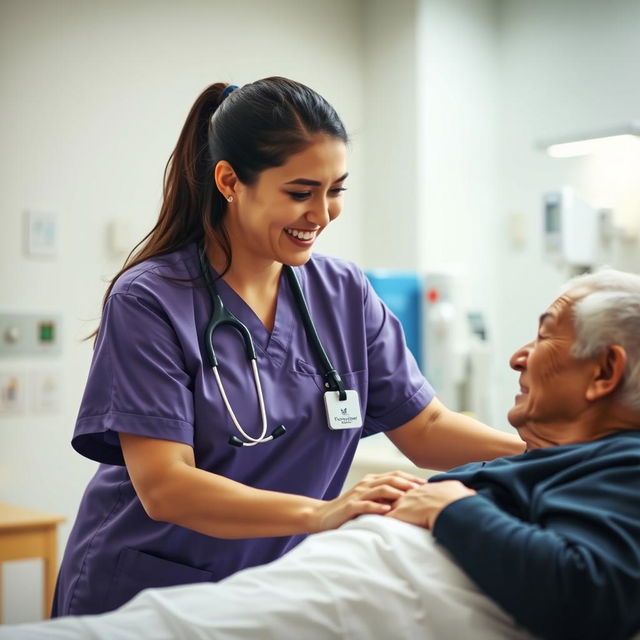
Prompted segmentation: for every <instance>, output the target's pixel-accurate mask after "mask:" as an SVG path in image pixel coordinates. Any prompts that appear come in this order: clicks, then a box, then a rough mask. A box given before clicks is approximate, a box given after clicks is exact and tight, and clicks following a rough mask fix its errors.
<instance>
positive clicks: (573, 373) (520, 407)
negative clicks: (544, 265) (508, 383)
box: [508, 289, 591, 448]
mask: <svg viewBox="0 0 640 640" xmlns="http://www.w3.org/2000/svg"><path fill="white" fill-rule="evenodd" d="M585 293H587V292H586V291H585V290H584V289H576V290H572V291H569V292H568V293H567V294H565V295H563V296H561V297H560V298H558V299H557V300H555V301H554V302H553V304H551V306H549V307H548V308H547V309H546V311H545V312H544V313H543V314H542V316H540V322H539V326H538V335H537V337H536V339H535V340H533V341H532V342H530V343H528V344H526V345H524V346H523V347H521V348H520V349H518V350H517V351H516V352H515V353H514V354H513V356H512V357H511V360H510V362H509V364H510V365H511V368H512V369H515V370H516V371H519V372H520V379H519V383H520V392H519V393H518V394H517V395H516V398H515V405H514V406H513V408H512V409H511V410H510V411H509V414H508V418H509V422H510V423H511V424H512V425H513V426H514V427H515V428H516V429H518V432H519V434H520V437H521V438H522V439H523V440H525V441H526V442H527V444H528V448H539V447H544V446H550V445H552V444H557V443H558V436H559V435H560V433H561V430H565V431H567V430H570V428H571V425H572V424H575V423H576V421H577V419H579V416H580V415H581V413H582V411H584V410H585V409H586V407H587V406H588V403H587V400H586V398H585V391H586V385H587V384H588V380H589V374H590V371H591V369H590V364H589V361H585V360H579V359H577V358H574V357H573V356H572V355H571V347H572V345H573V342H574V340H575V329H574V319H573V311H572V306H573V304H574V303H575V302H576V300H578V299H579V298H581V297H582V296H583V295H584V294H585ZM561 439H562V438H561Z"/></svg>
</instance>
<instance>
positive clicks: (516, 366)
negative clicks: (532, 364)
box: [509, 342, 533, 371]
mask: <svg viewBox="0 0 640 640" xmlns="http://www.w3.org/2000/svg"><path fill="white" fill-rule="evenodd" d="M532 348H533V342H527V344H525V345H522V346H521V347H520V348H519V349H517V350H516V351H515V353H514V354H513V355H512V356H511V358H509V366H510V367H511V368H512V369H513V370H514V371H524V370H525V369H526V368H527V360H528V359H529V354H530V353H531V349H532Z"/></svg>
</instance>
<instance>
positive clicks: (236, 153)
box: [94, 77, 348, 335]
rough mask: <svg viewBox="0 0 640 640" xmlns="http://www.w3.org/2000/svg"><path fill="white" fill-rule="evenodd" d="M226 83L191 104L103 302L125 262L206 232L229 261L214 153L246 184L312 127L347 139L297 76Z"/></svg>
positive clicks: (303, 143) (306, 138)
mask: <svg viewBox="0 0 640 640" xmlns="http://www.w3.org/2000/svg"><path fill="white" fill-rule="evenodd" d="M227 87H229V85H228V84H227V83H224V82H217V83H215V84H212V85H211V86H209V87H207V89H205V90H204V91H203V92H202V93H201V94H200V96H198V98H197V100H196V101H195V103H194V105H193V107H191V111H189V115H188V116H187V120H186V122H185V124H184V127H183V128H182V131H181V132H180V137H179V138H178V142H177V143H176V147H175V149H174V150H173V153H172V154H171V156H170V157H169V161H168V162H167V166H166V167H165V171H164V187H163V201H162V207H161V209H160V215H159V216H158V221H157V223H156V224H155V226H154V227H153V229H152V230H151V231H150V232H149V233H148V234H147V235H146V236H145V237H144V238H143V239H142V240H141V241H140V242H139V243H138V244H137V245H136V246H135V247H134V248H133V250H132V251H131V253H130V254H129V256H128V257H127V259H126V261H125V264H124V267H123V268H122V269H121V270H120V272H118V274H117V275H116V276H115V278H113V280H112V281H111V283H110V284H109V287H108V288H107V292H106V294H105V297H104V301H103V305H104V303H106V301H107V298H108V297H109V294H110V293H111V289H112V288H113V285H114V283H115V281H116V280H117V279H118V278H119V277H120V276H121V275H122V273H124V272H125V271H126V270H127V269H130V268H131V267H133V266H135V265H137V264H139V263H140V262H142V261H143V260H147V259H149V258H152V257H154V256H158V255H161V254H164V253H170V252H172V251H176V250H177V249H180V248H181V247H184V246H185V245H187V244H189V243H191V242H202V241H203V240H204V239H205V238H207V237H211V236H212V235H213V236H215V237H216V239H217V241H218V244H219V245H220V247H222V250H223V251H224V254H225V262H226V267H225V269H224V271H226V270H227V269H228V268H229V266H230V264H231V245H230V243H229V240H228V237H227V234H226V231H225V228H224V225H223V221H224V214H225V212H226V210H227V202H226V200H225V199H224V197H223V196H222V194H221V193H220V192H219V191H218V189H217V187H216V185H215V182H214V179H213V170H214V168H215V166H216V164H217V163H218V162H219V161H220V160H226V161H227V162H229V164H230V165H231V166H232V167H233V169H234V171H235V172H236V175H237V176H238V179H239V180H240V181H241V182H242V183H244V184H247V185H252V184H254V183H255V181H256V180H257V178H258V175H259V174H260V172H261V171H264V170H265V169H268V168H271V167H277V166H281V165H282V164H284V163H285V162H286V161H287V158H288V157H289V156H291V155H293V154H295V153H298V152H300V151H303V150H304V149H305V148H306V147H307V146H308V145H309V144H310V143H311V142H312V140H313V136H315V135H318V134H324V135H328V136H330V137H334V138H338V139H340V140H343V141H344V142H345V143H346V142H347V140H348V138H347V134H346V131H345V128H344V125H343V124H342V121H341V120H340V118H339V116H338V114H337V113H336V111H335V110H334V108H333V107H332V106H331V105H330V104H329V103H328V102H327V101H326V100H325V99H324V98H323V97H322V96H320V95H319V94H318V93H316V92H315V91H313V90H312V89H310V88H309V87H306V86H305V85H303V84H300V83H299V82H295V81H293V80H288V79H287V78H280V77H273V78H265V79H263V80H258V81H256V82H252V83H251V84H247V85H245V86H243V87H242V88H240V89H236V90H235V91H229V90H228V91H225V89H227ZM223 93H224V94H225V95H224V97H223V100H222V102H220V98H221V96H222V95H223ZM224 271H223V273H224ZM96 333H97V332H96ZM94 335H95V334H94Z"/></svg>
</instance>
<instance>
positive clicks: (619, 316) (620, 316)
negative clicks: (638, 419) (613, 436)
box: [562, 267, 640, 411]
mask: <svg viewBox="0 0 640 640" xmlns="http://www.w3.org/2000/svg"><path fill="white" fill-rule="evenodd" d="M577 287H586V288H588V289H591V290H592V292H591V293H588V294H587V295H586V296H584V297H583V298H581V299H580V300H578V302H576V303H575V305H574V307H573V309H574V313H575V329H576V341H575V343H574V345H573V350H572V353H573V355H574V356H576V357H578V358H589V357H593V356H596V355H598V354H599V353H602V352H603V351H604V350H605V349H606V348H607V347H608V346H610V345H613V344H619V345H620V346H621V347H623V348H624V350H625V351H626V353H627V364H626V368H625V371H624V376H623V380H622V387H621V388H620V392H619V393H620V402H621V403H622V404H623V405H624V406H626V407H628V408H629V409H633V410H636V411H640V275H636V274H633V273H625V272H624V271H616V270H615V269H610V268H608V267H605V268H603V269H601V270H599V271H596V272H595V273H588V274H585V275H581V276H576V277H575V278H572V279H571V280H569V281H568V282H567V283H566V284H565V285H564V287H563V288H562V292H563V293H566V292H567V291H569V290H570V289H575V288H577Z"/></svg>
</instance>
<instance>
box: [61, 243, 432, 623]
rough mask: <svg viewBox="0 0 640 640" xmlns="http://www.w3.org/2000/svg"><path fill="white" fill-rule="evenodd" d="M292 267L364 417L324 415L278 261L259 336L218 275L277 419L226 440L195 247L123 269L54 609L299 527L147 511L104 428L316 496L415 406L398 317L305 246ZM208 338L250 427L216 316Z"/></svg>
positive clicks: (247, 391)
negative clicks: (264, 439)
mask: <svg viewBox="0 0 640 640" xmlns="http://www.w3.org/2000/svg"><path fill="white" fill-rule="evenodd" d="M295 271H296V273H297V275H298V279H299V280H300V284H301V286H302V290H303V292H304V295H305V297H306V300H307V304H308V306H309V309H310V312H311V316H312V318H313V320H314V322H315V325H316V328H317V330H318V334H319V336H320V340H321V342H322V343H323V345H324V348H325V350H326V351H327V353H328V355H329V358H330V359H331V360H332V362H333V364H334V366H335V367H336V369H337V370H338V372H339V373H340V375H341V376H342V378H343V380H344V381H345V386H346V388H347V389H355V390H357V391H358V394H359V397H360V405H361V412H362V415H363V420H364V426H363V428H362V429H348V430H342V431H331V430H330V429H329V428H328V426H327V420H326V414H325V409H324V400H323V392H324V390H323V376H322V369H321V366H320V363H319V362H318V361H317V358H316V356H315V353H314V351H313V347H312V345H311V344H310V343H309V341H308V340H307V336H306V333H305V331H304V326H303V323H302V320H301V318H300V316H299V314H298V310H297V307H296V306H295V303H294V301H293V296H292V292H291V290H290V287H289V284H288V282H287V279H286V277H285V276H284V274H283V275H282V277H281V280H280V288H279V292H278V301H277V310H276V317H275V325H274V328H273V331H272V332H271V333H269V331H268V330H267V329H266V328H265V326H264V325H263V324H262V323H261V321H260V320H259V319H258V317H257V316H256V315H255V314H254V313H253V311H252V310H251V309H250V307H248V306H247V304H246V303H245V302H244V301H243V300H242V298H240V297H239V296H238V295H237V294H236V293H235V292H234V291H233V289H231V287H229V286H228V285H227V284H226V282H224V280H218V281H217V287H218V291H219V293H220V295H221V297H222V300H223V302H224V304H225V306H227V307H228V308H229V309H230V310H231V311H232V312H233V313H234V314H235V315H236V316H237V317H238V318H239V319H240V320H241V321H242V322H243V323H244V324H245V325H246V326H247V327H248V328H249V331H250V332H251V334H252V337H253V341H254V343H255V347H256V352H257V356H258V368H259V372H260V379H261V383H262V387H263V393H264V398H265V405H266V412H267V419H268V426H267V428H268V433H270V432H271V431H272V430H273V428H275V427H276V426H277V425H279V424H284V425H285V427H286V429H287V432H286V434H285V435H284V436H282V437H280V438H278V439H277V440H274V441H272V442H268V443H265V444H259V445H257V446H255V447H242V448H237V447H233V446H231V445H229V444H228V440H229V437H230V436H231V435H238V434H237V431H236V429H235V427H234V426H233V423H232V421H231V418H230V417H229V415H228V413H227V411H226V409H225V407H224V404H223V401H222V398H221V396H220V392H219V390H218V387H217V385H216V383H215V378H214V375H213V373H212V371H211V370H210V369H209V367H208V365H207V357H206V351H205V347H204V339H203V336H204V332H205V328H206V326H207V322H208V320H209V316H210V314H211V302H210V299H209V295H208V292H207V290H206V288H205V287H204V283H203V279H202V278H201V275H200V266H199V260H198V251H197V246H196V245H195V244H192V245H189V246H187V247H185V248H183V249H181V250H179V251H176V252H174V253H171V254H167V255H164V256H160V257H156V258H152V259H150V260H147V261H145V262H143V263H141V264H139V265H137V266H135V267H133V268H131V269H129V270H128V271H126V272H125V273H124V274H123V275H122V276H120V278H119V279H118V280H117V282H116V284H115V286H114V287H113V290H112V292H111V295H110V296H109V299H108V301H107V304H106V307H105V309H104V313H103V316H102V321H101V326H100V332H99V335H98V340H97V343H96V347H95V350H94V354H93V361H92V364H91V369H90V372H89V378H88V381H87V386H86V389H85V392H84V397H83V399H82V404H81V406H80V411H79V415H78V420H77V423H76V427H75V432H74V436H73V440H72V445H73V447H74V448H75V449H76V450H77V451H78V452H79V453H81V454H82V455H84V456H86V457H88V458H91V459H92V460H96V461H98V462H100V463H101V464H100V466H99V468H98V470H97V472H96V474H95V476H94V477H93V479H92V480H91V481H90V483H89V485H88V487H87V489H86V491H85V494H84V496H83V498H82V501H81V504H80V507H79V512H78V516H77V519H76V521H75V524H74V526H73V529H72V531H71V535H70V537H69V541H68V543H67V547H66V551H65V554H64V558H63V561H62V566H61V569H60V574H59V577H58V584H57V588H56V596H55V600H54V609H53V613H54V615H69V614H93V613H101V612H104V611H109V610H111V609H114V608H116V607H118V606H120V605H121V604H123V603H125V602H127V601H128V600H129V599H130V598H132V597H133V596H134V595H135V594H136V593H138V592H139V591H141V590H142V589H144V588H146V587H162V586H170V585H176V584H185V583H194V582H204V581H218V580H220V579H222V578H224V577H226V576H228V575H230V574H232V573H235V572H236V571H239V570H240V569H243V568H246V567H251V566H254V565H259V564H263V563H266V562H269V561H271V560H274V559H275V558H277V557H279V556H280V555H282V554H283V553H285V552H286V551H287V550H289V549H291V548H292V547H293V546H295V545H296V544H297V543H299V542H300V541H301V540H302V538H303V537H304V536H300V535H299V536H287V537H277V538H254V539H241V540H225V539H220V538H214V537H211V536H207V535H204V534H201V533H197V532H195V531H192V530H190V529H187V528H184V527H181V526H177V525H174V524H169V523H166V522H156V521H153V520H151V519H150V518H149V517H148V516H147V514H146V513H145V511H144V509H143V507H142V504H141V503H140V500H139V499H138V497H137V495H136V493H135V490H134V488H133V486H132V484H131V480H130V478H129V475H128V473H127V469H126V467H125V466H124V460H123V457H122V451H121V449H120V445H119V439H118V433H120V432H122V433H132V434H136V435H141V436H147V437H150V438H162V439H165V440H173V441H176V442H182V443H185V444H188V445H189V446H192V447H193V449H194V453H195V461H196V465H197V466H198V467H199V468H201V469H206V470H207V471H211V472H213V473H216V474H220V475H223V476H226V477H227V478H231V479H233V480H236V481H238V482H241V483H244V484H247V485H250V486H252V487H256V488H259V489H268V490H271V491H281V492H286V493H295V494H301V495H306V496H310V497H313V498H318V499H322V500H330V499H332V498H335V497H336V496H337V495H338V494H339V493H340V491H341V488H342V485H343V482H344V480H345V477H346V475H347V472H348V470H349V467H350V465H351V461H352V459H353V455H354V453H355V450H356V446H357V444H358V440H359V439H360V438H361V437H363V436H367V435H371V434H374V433H377V432H380V431H388V430H390V429H395V428H396V427H399V426H401V425H403V424H405V423H406V422H408V421H409V420H411V419H412V418H413V417H415V416H416V415H417V414H418V413H419V412H420V411H421V410H422V409H424V407H426V406H427V405H428V404H429V402H430V401H431V399H432V398H433V390H432V388H431V387H430V385H429V384H428V382H427V381H426V380H425V379H424V377H423V376H422V374H421V373H420V371H419V369H418V367H417V365H416V363H415V360H414V358H413V356H412V355H411V353H410V352H409V351H408V349H407V347H406V344H405V339H404V335H403V332H402V328H401V326H400V323H399V322H398V320H397V319H396V318H395V316H394V315H393V314H392V313H391V312H390V311H389V309H388V308H387V307H386V306H385V305H384V304H383V303H382V301H381V300H380V299H379V298H378V297H377V295H376V294H375V292H374V291H373V289H372V288H371V286H370V285H369V283H368V281H367V279H366V278H365V276H364V274H363V273H362V272H361V271H360V270H359V269H358V268H357V267H356V266H355V265H353V264H352V263H349V262H346V261H344V260H339V259H335V258H328V257H325V256H321V255H314V256H313V257H312V258H311V260H309V262H308V263H307V264H305V265H304V266H303V267H299V268H296V270H295ZM214 346H215V349H216V354H217V357H218V361H219V372H220V375H221V377H222V381H223V384H224V387H225V391H226V393H227V395H228V397H229V401H230V403H231V406H232V407H233V409H234V411H235V413H236V415H237V417H238V421H239V422H240V424H241V425H242V426H243V428H244V429H245V430H246V431H248V433H250V434H251V435H254V436H257V435H258V434H259V433H260V429H261V420H260V411H259V406H258V400H257V396H256V393H255V386H254V381H253V375H252V371H251V366H250V363H249V362H248V361H247V358H246V355H245V352H244V347H243V343H242V340H241V338H240V335H239V334H238V333H237V332H236V331H235V330H234V329H231V328H229V327H224V326H223V327H221V328H219V329H218V330H217V331H216V333H215V334H214ZM215 499H216V496H215V495H212V496H211V500H212V501H214V500H215Z"/></svg>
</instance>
